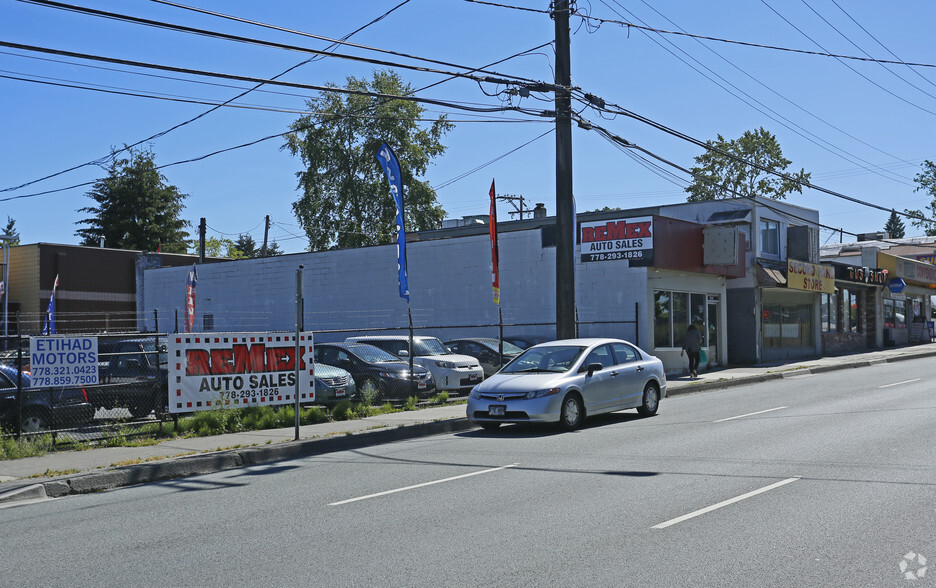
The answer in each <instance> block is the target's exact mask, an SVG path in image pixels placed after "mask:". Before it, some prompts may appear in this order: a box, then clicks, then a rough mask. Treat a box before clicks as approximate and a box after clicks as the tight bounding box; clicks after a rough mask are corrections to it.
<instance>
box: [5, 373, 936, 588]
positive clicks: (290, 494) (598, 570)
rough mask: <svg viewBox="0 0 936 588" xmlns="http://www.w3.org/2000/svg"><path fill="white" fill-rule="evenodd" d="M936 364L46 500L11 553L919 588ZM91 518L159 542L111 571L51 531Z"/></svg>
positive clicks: (130, 564)
mask: <svg viewBox="0 0 936 588" xmlns="http://www.w3.org/2000/svg"><path fill="white" fill-rule="evenodd" d="M929 363H931V362H930V361H927V360H915V361H908V362H901V363H900V364H885V365H877V366H872V367H870V368H868V369H860V370H845V371H839V372H835V373H829V374H814V375H812V374H806V373H804V374H802V375H798V376H797V377H794V378H787V379H783V380H777V381H771V382H766V383H762V384H759V385H756V386H744V387H737V388H732V389H725V390H720V391H712V392H708V393H705V394H691V395H678V396H674V397H672V398H670V399H668V400H667V402H665V403H664V404H663V405H662V406H661V410H660V413H659V414H658V415H657V416H655V417H652V418H646V419H640V418H638V417H637V415H636V414H634V413H632V412H620V413H614V414H610V415H604V416H600V417H597V418H596V419H593V420H592V421H588V422H587V423H586V424H585V426H584V427H583V428H582V429H580V430H578V431H576V432H573V433H566V434H559V433H557V432H555V430H554V429H551V428H543V427H527V426H523V427H521V426H513V425H511V426H504V427H502V428H501V429H500V430H499V431H497V432H495V433H488V432H484V431H481V430H479V429H474V430H471V431H467V432H462V433H457V434H451V435H439V436H434V437H428V438H421V439H413V440H410V441H405V442H401V443H392V444H386V445H380V446H375V447H370V448H363V449H357V450H354V451H345V452H338V453H331V454H326V455H321V456H316V457H308V458H302V459H294V460H290V461H287V462H277V463H271V464H266V465H257V466H252V467H248V468H242V469H236V470H230V471H226V472H219V473H217V474H212V475H208V476H198V477H194V478H187V479H183V480H177V481H174V482H171V483H160V484H151V485H146V486H140V487H135V488H129V489H126V490H122V491H120V492H111V493H99V494H93V495H86V496H76V497H70V498H68V499H66V500H61V501H52V502H45V503H42V504H33V505H28V506H23V507H19V508H14V509H9V510H6V511H5V513H4V516H5V521H6V522H5V527H7V528H8V529H9V532H8V534H6V536H5V538H4V539H2V541H5V542H10V541H14V538H18V539H16V541H17V543H16V544H13V543H9V544H3V545H0V548H2V549H4V552H5V553H13V554H14V555H13V557H12V561H11V564H10V573H11V574H12V575H11V576H10V577H16V576H17V575H22V574H23V573H25V572H26V570H27V569H28V570H29V571H30V574H31V575H30V577H31V578H33V579H34V580H35V581H36V582H37V583H51V584H55V583H58V582H59V581H60V580H61V579H62V578H65V577H66V575H65V574H71V575H68V576H67V577H69V578H73V579H75V580H77V581H81V580H82V579H86V580H89V581H90V579H91V578H97V579H98V580H99V581H100V582H104V583H107V582H108V579H110V580H113V581H115V582H116V581H122V582H133V581H137V580H139V581H140V582H142V583H143V584H146V583H147V582H146V580H147V578H150V579H151V578H152V576H147V574H148V573H150V572H151V571H152V570H168V569H169V566H172V569H174V570H175V569H177V570H178V571H179V573H181V574H182V576H181V577H183V578H184V579H185V581H183V582H182V583H183V584H200V583H204V584H208V585H216V584H223V583H225V582H227V583H230V582H234V581H238V579H239V581H240V582H241V583H243V582H244V577H243V576H242V575H240V571H239V570H238V566H234V565H228V564H229V563H230V562H227V563H225V562H224V561H221V560H218V559H217V558H212V557H211V554H212V553H218V552H220V551H221V550H223V549H230V550H235V551H239V552H244V553H248V552H249V553H251V554H252V557H251V564H250V565H251V574H250V577H252V578H256V580H255V583H257V584H259V583H262V582H264V581H268V579H269V578H271V577H275V578H277V582H281V583H285V584H294V583H303V582H304V583H310V582H311V583H312V584H315V585H325V584H329V585H350V584H358V585H372V584H385V583H387V582H388V581H390V582H391V583H394V584H405V585H466V584H468V585H507V584H513V583H516V582H518V581H520V580H521V579H522V580H523V581H525V582H527V583H530V582H532V583H534V584H536V583H541V584H545V583H549V584H571V585H641V586H644V585H646V586H661V585H665V586H669V585H719V586H749V585H752V584H757V585H774V586H789V585H897V584H898V583H903V582H905V580H904V576H903V574H904V573H906V572H905V571H902V570H901V568H900V565H901V562H903V561H905V556H906V555H907V554H909V553H911V552H912V553H914V554H921V555H923V556H926V557H932V554H933V553H936V541H934V539H933V537H934V536H936V534H934V529H936V512H934V508H936V506H934V505H936V466H934V465H933V464H934V463H936V459H934V458H936V439H934V436H933V435H932V434H930V431H931V423H932V419H933V416H934V413H936V402H934V401H933V399H932V395H931V392H930V387H929V386H928V385H927V381H932V379H933V378H936V368H934V367H930V366H929ZM781 482H785V483H783V484H782V485H781V484H779V483H781ZM300 489H301V490H300ZM198 490H201V491H198ZM141 505H146V506H145V508H143V509H141ZM715 507H717V508H715ZM89 509H90V510H89ZM91 511H93V512H95V513H97V514H95V517H94V521H95V523H94V524H95V526H96V527H98V529H97V532H96V537H99V538H100V539H99V541H100V542H99V543H98V544H96V545H95V547H94V549H95V550H96V551H101V552H119V551H120V550H121V549H122V547H123V546H125V545H136V546H138V548H136V549H134V550H132V552H130V553H129V554H127V557H123V558H120V559H119V560H117V561H114V562H113V563H112V564H111V565H109V566H108V567H107V569H106V570H103V571H102V570H100V566H97V567H96V568H95V566H93V561H94V558H93V557H87V554H83V553H82V552H81V550H84V549H87V546H81V545H74V546H71V545H68V544H67V542H66V544H64V545H63V544H62V542H58V543H56V542H53V541H49V540H48V537H46V534H55V533H57V532H58V531H57V529H62V530H63V532H69V530H71V531H74V532H79V531H80V530H81V529H82V528H83V527H84V525H86V524H87V521H86V518H85V515H83V514H82V513H85V512H91ZM155 513H160V514H159V516H153V515H154V514H155ZM296 513H301V517H298V518H297V517H296ZM696 513H698V514H696ZM108 515H113V516H108ZM687 515H694V516H687ZM271 519H275V520H278V521H281V523H279V524H272V523H271V522H270V520H271ZM312 520H314V521H315V524H314V525H312V524H306V523H305V522H304V521H312ZM53 521H54V522H55V524H52V522H53ZM672 521H676V522H672ZM670 522H672V523H671V524H669V525H666V526H663V524H664V523H670ZM219 528H224V529H229V530H230V531H229V532H226V533H217V532H216V530H217V529H219ZM36 529H48V531H40V532H37V531H36ZM179 534H182V536H186V537H189V538H190V539H191V540H189V541H185V542H177V543H173V542H168V543H167V542H160V546H161V547H160V549H159V550H155V549H146V548H145V547H144V546H145V545H147V544H148V543H149V542H150V541H152V540H156V539H158V538H159V537H162V536H166V537H168V536H180V535H179ZM27 536H28V537H29V540H28V541H27V543H28V545H24V544H23V543H22V538H23V537H27ZM287 538H288V540H287ZM311 545H320V546H338V545H340V546H345V547H344V548H342V549H332V548H322V549H313V548H310V547H309V546H311ZM26 547H28V548H29V549H26ZM63 549H64V550H66V551H65V553H63V552H62V550H63ZM46 550H48V551H47V552H46ZM53 550H54V553H57V554H59V557H52V555H53ZM68 550H74V551H75V553H74V554H69V553H68ZM362 553H370V554H380V557H369V558H364V557H361V556H360V554H362ZM72 556H74V557H72ZM37 557H38V558H41V559H42V560H43V561H48V562H50V563H49V565H47V566H44V567H43V568H42V569H39V570H36V569H35V568H34V567H32V568H29V567H28V566H29V565H30V562H33V561H35V558H37ZM212 561H216V562H218V563H217V564H212V563H211V562H212ZM906 561H908V562H909V560H906ZM76 562H77V563H76ZM82 562H86V564H87V568H86V569H84V570H82V569H77V570H76V569H75V566H76V565H77V566H79V568H80V566H81V564H82ZM911 564H912V565H915V566H918V565H919V562H918V560H917V559H914V561H913V562H909V563H906V564H904V567H905V568H907V569H911V568H912V565H911ZM147 570H149V571H150V572H148V571H147ZM310 570H313V571H314V574H313V575H311V576H310V575H309V574H310ZM349 570H352V571H350V572H349ZM911 571H912V570H911ZM101 573H103V574H104V576H103V577H102V576H100V575H94V574H101ZM37 574H38V575H37ZM349 574H350V575H349ZM246 583H247V584H250V583H251V581H249V580H247V582H246Z"/></svg>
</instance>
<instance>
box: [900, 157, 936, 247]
mask: <svg viewBox="0 0 936 588" xmlns="http://www.w3.org/2000/svg"><path fill="white" fill-rule="evenodd" d="M922 168H923V170H922V171H921V172H920V173H918V174H917V175H916V176H914V178H913V180H914V181H915V182H916V183H917V184H919V186H917V187H916V188H915V189H914V190H913V191H914V192H919V191H921V190H922V191H923V192H926V193H927V194H929V196H930V198H932V201H931V202H930V203H929V204H928V205H927V207H926V208H925V209H924V210H923V211H920V210H910V209H907V210H905V211H904V212H905V213H906V214H908V215H910V216H912V217H914V219H913V220H911V221H910V224H911V225H913V226H915V227H916V228H918V229H924V230H925V231H926V234H927V235H928V236H933V235H936V222H934V221H933V220H931V219H933V218H936V164H934V163H933V162H932V161H930V160H928V159H927V160H925V161H924V162H923V165H922Z"/></svg>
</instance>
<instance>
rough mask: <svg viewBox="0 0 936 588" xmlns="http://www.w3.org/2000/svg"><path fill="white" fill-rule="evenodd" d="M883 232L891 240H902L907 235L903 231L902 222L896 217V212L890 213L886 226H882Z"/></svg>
mask: <svg viewBox="0 0 936 588" xmlns="http://www.w3.org/2000/svg"><path fill="white" fill-rule="evenodd" d="M884 230H885V231H886V232H887V234H888V235H890V236H891V238H893V239H903V238H904V236H905V235H906V234H907V231H906V230H904V224H903V221H902V220H900V217H899V216H897V211H896V210H892V211H891V214H890V218H888V219H887V224H885V225H884Z"/></svg>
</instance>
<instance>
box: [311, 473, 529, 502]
mask: <svg viewBox="0 0 936 588" xmlns="http://www.w3.org/2000/svg"><path fill="white" fill-rule="evenodd" d="M518 465H520V464H519V463H512V464H510V465H505V466H500V467H497V468H491V469H488V470H481V471H480V472H471V473H470V474H462V475H460V476H453V477H451V478H444V479H442V480H434V481H432V482H423V483H422V484H414V485H413V486H407V487H405V488H397V489H396V490H387V491H385V492H378V493H376V494H368V495H367V496H358V497H357V498H349V499H348V500H341V501H339V502H332V503H330V504H329V505H328V506H340V505H342V504H348V503H349V502H357V501H358V500H367V499H368V498H377V497H378V496H386V495H387V494H394V493H396V492H404V491H406V490H414V489H416V488H422V487H424V486H432V485H433V484H441V483H443V482H451V481H452V480H460V479H462V478H470V477H471V476H477V475H480V474H489V473H491V472H498V471H500V470H506V469H507V468H512V467H516V466H518Z"/></svg>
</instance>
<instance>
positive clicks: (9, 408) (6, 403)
mask: <svg viewBox="0 0 936 588" xmlns="http://www.w3.org/2000/svg"><path fill="white" fill-rule="evenodd" d="M20 378H22V386H23V395H22V400H21V401H20V400H18V399H17V398H18V395H17V393H16V390H17V384H18V381H19V380H20ZM29 386H30V375H29V372H26V371H23V372H17V370H16V368H14V367H11V366H8V365H3V364H0V428H3V429H4V430H5V431H12V430H14V429H15V428H16V422H17V415H18V414H20V411H22V418H21V420H20V430H21V431H23V432H24V433H35V432H39V431H42V430H45V429H60V428H66V427H76V426H81V425H84V424H87V423H90V422H91V419H93V418H94V407H93V406H92V405H91V403H89V402H88V395H87V393H86V392H85V390H84V389H82V388H30V387H29Z"/></svg>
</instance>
